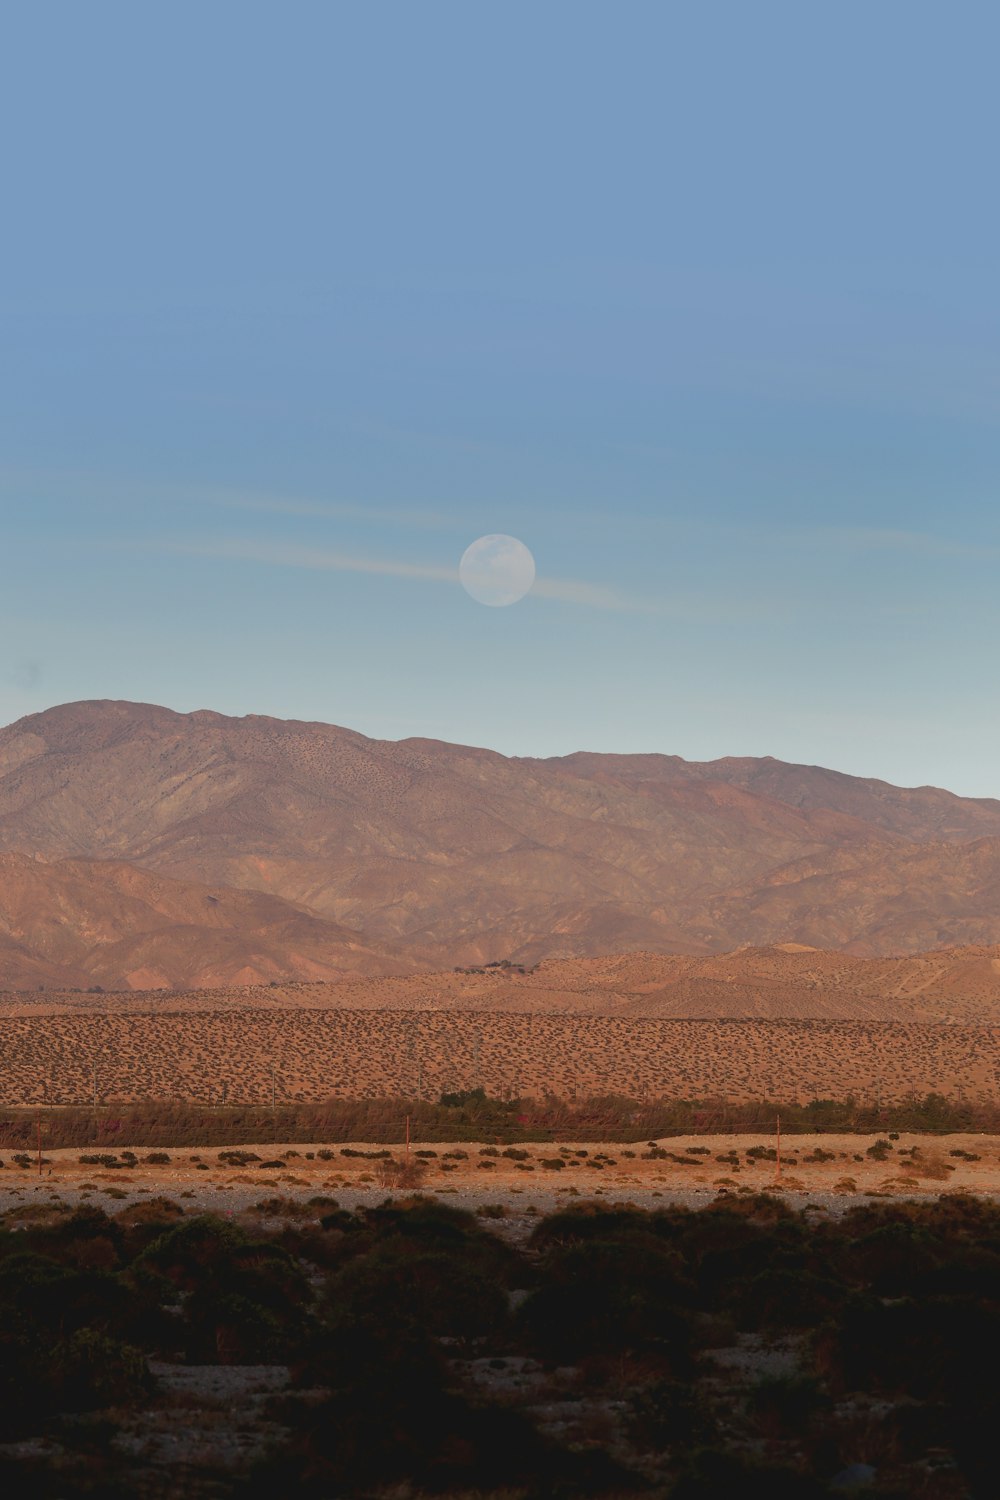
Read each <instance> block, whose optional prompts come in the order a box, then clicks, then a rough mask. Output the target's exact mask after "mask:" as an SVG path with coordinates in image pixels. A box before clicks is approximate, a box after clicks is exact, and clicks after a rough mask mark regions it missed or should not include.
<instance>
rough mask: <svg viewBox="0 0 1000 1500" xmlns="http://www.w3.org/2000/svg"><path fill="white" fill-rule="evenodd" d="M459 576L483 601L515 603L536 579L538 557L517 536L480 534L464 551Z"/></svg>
mask: <svg viewBox="0 0 1000 1500" xmlns="http://www.w3.org/2000/svg"><path fill="white" fill-rule="evenodd" d="M458 576H459V578H460V579H461V580H462V587H463V588H464V589H465V592H466V593H467V594H471V596H472V598H473V599H476V600H478V602H479V603H480V604H491V605H494V606H500V605H504V604H516V603H517V601H518V600H519V599H523V598H524V596H525V594H526V593H527V592H528V590H529V589H530V588H531V585H532V584H533V583H534V581H535V559H534V558H533V557H532V555H531V553H530V552H529V551H528V549H527V547H526V546H525V545H524V543H523V542H519V541H518V539H517V537H516V536H503V535H502V534H501V535H494V536H481V537H480V538H479V540H478V541H475V542H473V543H472V545H471V546H470V547H466V549H465V551H464V552H463V553H462V561H461V562H460V563H459V565H458Z"/></svg>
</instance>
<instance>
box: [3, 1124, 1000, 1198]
mask: <svg viewBox="0 0 1000 1500" xmlns="http://www.w3.org/2000/svg"><path fill="white" fill-rule="evenodd" d="M873 1139H874V1138H866V1137H863V1136H857V1135H800V1136H795V1137H794V1138H790V1139H786V1140H785V1141H784V1142H783V1144H782V1164H781V1170H780V1173H779V1171H778V1168H777V1165H776V1163H775V1162H774V1161H769V1160H760V1159H755V1158H754V1157H752V1156H748V1154H747V1153H748V1152H749V1151H751V1150H754V1149H759V1148H763V1149H768V1150H771V1149H773V1148H774V1146H775V1137H774V1136H773V1135H754V1136H734V1135H705V1136H703V1135H699V1136H687V1137H685V1136H678V1137H671V1138H668V1139H665V1140H663V1141H660V1142H659V1143H658V1146H659V1148H660V1149H661V1150H665V1151H666V1152H667V1153H668V1154H667V1156H666V1158H659V1157H658V1158H651V1157H650V1156H649V1151H650V1147H649V1146H647V1145H645V1144H638V1145H632V1146H627V1147H623V1146H618V1145H608V1144H606V1143H605V1144H603V1145H598V1144H594V1143H592V1142H591V1143H587V1142H583V1143H581V1144H578V1145H573V1146H563V1147H559V1146H554V1145H538V1144H534V1145H528V1146H524V1147H522V1148H519V1149H521V1150H524V1151H526V1152H527V1159H526V1160H524V1161H522V1162H520V1163H517V1162H514V1161H511V1160H509V1159H506V1158H504V1157H503V1156H488V1155H484V1154H483V1147H482V1145H481V1143H479V1142H466V1143H464V1144H459V1145H447V1146H442V1145H441V1144H440V1143H437V1144H435V1145H434V1146H432V1147H429V1148H425V1147H422V1146H421V1144H420V1142H419V1141H415V1142H414V1143H413V1145H412V1148H411V1155H410V1161H411V1164H414V1165H415V1164H416V1163H417V1162H418V1161H420V1160H422V1174H423V1175H422V1178H421V1180H420V1183H419V1187H420V1190H421V1191H426V1192H444V1193H446V1194H448V1195H449V1196H453V1197H454V1198H455V1199H456V1200H467V1201H468V1202H469V1203H470V1204H475V1203H479V1202H494V1203H503V1204H506V1205H507V1206H508V1207H509V1208H511V1209H514V1210H517V1209H521V1210H523V1209H524V1208H525V1207H526V1205H527V1204H529V1203H530V1202H531V1201H532V1200H533V1199H535V1198H538V1199H539V1201H544V1202H547V1203H550V1202H551V1200H552V1196H553V1195H556V1196H557V1197H558V1198H562V1197H564V1196H565V1197H566V1198H567V1199H573V1198H576V1197H594V1196H598V1197H606V1198H609V1199H612V1200H621V1199H626V1200H627V1199H629V1198H633V1199H634V1200H635V1201H637V1202H646V1201H647V1200H648V1199H650V1198H653V1197H656V1196H662V1197H670V1196H671V1195H672V1194H675V1193H681V1194H687V1193H689V1192H699V1193H703V1194H705V1193H708V1194H711V1193H715V1192H718V1191H720V1190H726V1189H728V1190H729V1191H752V1192H773V1191H779V1192H789V1193H793V1194H795V1195H798V1194H800V1193H806V1194H816V1195H819V1196H820V1197H821V1198H827V1197H837V1198H841V1197H842V1198H845V1199H850V1198H853V1197H854V1196H856V1195H857V1194H865V1193H884V1194H886V1195H889V1196H906V1197H912V1196H915V1195H919V1194H922V1193H940V1192H944V1191H947V1192H953V1191H969V1192H977V1193H979V1192H982V1193H1000V1136H985V1135H984V1136H968V1135H955V1136H940V1137H933V1138H928V1137H927V1136H919V1135H903V1136H902V1137H901V1138H900V1139H898V1140H896V1141H894V1142H892V1143H890V1149H889V1151H888V1155H887V1159H886V1160H884V1161H879V1160H876V1159H873V1158H872V1157H870V1156H868V1155H867V1154H866V1150H867V1148H868V1147H869V1146H870V1145H871V1144H872V1141H873ZM691 1148H693V1150H692V1149H691ZM914 1148H916V1149H915V1150H914ZM120 1149H124V1146H123V1147H122V1148H120ZM137 1149H138V1152H139V1154H140V1156H141V1155H142V1154H145V1153H144V1151H143V1148H137ZM244 1149H246V1150H253V1151H256V1152H257V1153H258V1154H259V1155H260V1156H261V1157H262V1159H263V1160H264V1161H265V1162H274V1161H276V1160H278V1159H281V1158H285V1159H284V1160H283V1163H282V1165H281V1166H280V1167H275V1166H264V1167H263V1168H262V1167H261V1166H260V1165H258V1164H256V1163H254V1164H249V1165H246V1166H243V1167H235V1168H234V1167H232V1166H227V1165H225V1164H220V1163H219V1161H218V1151H217V1150H216V1149H209V1148H203V1149H202V1150H201V1151H200V1152H191V1151H190V1150H188V1149H183V1150H173V1151H171V1152H170V1153H169V1155H170V1158H171V1160H170V1163H169V1165H164V1166H140V1167H137V1168H134V1169H133V1170H131V1171H128V1172H120V1171H119V1172H114V1171H112V1172H108V1171H105V1170H103V1169H102V1168H100V1167H94V1166H86V1165H81V1164H80V1163H79V1160H78V1158H79V1156H80V1155H81V1154H82V1153H81V1152H80V1151H79V1150H76V1149H73V1150H60V1151H50V1152H47V1153H46V1159H47V1161H48V1162H49V1163H50V1164H51V1165H50V1166H46V1167H45V1169H44V1175H43V1176H41V1177H39V1175H38V1172H37V1169H36V1168H34V1167H31V1168H28V1169H24V1170H21V1169H18V1168H16V1167H14V1166H13V1165H12V1164H11V1163H10V1162H8V1163H7V1164H6V1166H5V1168H4V1170H3V1175H2V1178H0V1200H2V1202H3V1203H5V1204H6V1205H7V1206H8V1207H9V1206H10V1204H11V1202H13V1201H16V1195H15V1197H14V1198H13V1199H12V1197H11V1194H12V1193H13V1192H14V1190H15V1189H18V1188H20V1189H22V1191H23V1190H24V1189H27V1188H31V1187H32V1186H41V1187H42V1188H43V1189H44V1190H45V1191H53V1192H55V1193H57V1194H59V1193H65V1192H67V1191H69V1192H71V1193H73V1194H76V1193H78V1192H79V1191H80V1190H82V1189H83V1187H84V1185H85V1184H90V1185H91V1189H92V1191H93V1193H94V1196H95V1199H96V1201H100V1198H99V1196H98V1195H100V1194H101V1193H104V1194H108V1190H109V1189H112V1190H113V1192H112V1193H111V1194H110V1195H109V1196H111V1197H114V1196H115V1195H117V1194H122V1193H128V1194H129V1196H133V1195H136V1194H139V1193H144V1192H153V1193H157V1194H163V1195H165V1196H167V1197H170V1198H179V1195H180V1194H181V1193H184V1192H187V1193H193V1194H194V1195H195V1201H194V1202H193V1203H190V1202H189V1203H188V1206H189V1207H215V1208H218V1207H219V1206H220V1205H221V1204H223V1203H228V1206H229V1207H231V1208H232V1209H233V1210H237V1209H240V1208H246V1207H249V1206H251V1205H252V1204H254V1203H258V1202H264V1201H266V1200H268V1199H270V1200H272V1201H273V1200H274V1199H275V1198H276V1197H278V1198H280V1197H286V1198H289V1199H290V1200H291V1201H292V1202H293V1203H294V1202H299V1203H304V1202H306V1201H307V1200H308V1199H309V1197H311V1196H313V1195H316V1194H330V1195H332V1196H333V1197H334V1198H335V1199H337V1201H338V1202H342V1203H345V1204H346V1203H347V1202H354V1201H358V1200H357V1199H355V1197H354V1195H355V1194H361V1196H362V1201H363V1200H364V1199H365V1198H368V1199H370V1200H371V1201H376V1202H377V1201H380V1199H381V1198H383V1197H384V1196H385V1194H386V1191H391V1190H392V1189H393V1184H392V1182H391V1181H389V1182H387V1181H386V1173H385V1171H384V1169H382V1167H381V1165H380V1163H379V1162H377V1161H373V1160H369V1159H365V1158H358V1157H345V1156H344V1155H343V1154H342V1152H343V1150H344V1149H345V1148H344V1147H336V1148H333V1150H334V1156H333V1159H331V1160H328V1161H321V1160H318V1159H313V1160H309V1159H308V1157H307V1155H306V1153H307V1152H308V1151H312V1152H313V1153H315V1152H316V1151H317V1150H320V1149H324V1148H321V1147H309V1146H303V1145H298V1146H294V1147H289V1146H287V1145H284V1144H275V1143H273V1142H270V1143H265V1144H258V1145H257V1146H255V1147H247V1148H244ZM326 1149H330V1148H326ZM347 1149H355V1150H365V1149H370V1148H366V1147H365V1146H364V1144H363V1143H361V1144H360V1145H356V1146H354V1147H351V1148H347ZM422 1149H430V1150H432V1151H434V1152H436V1155H435V1156H432V1157H430V1158H423V1159H420V1158H417V1157H416V1155H415V1153H416V1152H417V1151H418V1150H422ZM956 1151H957V1152H959V1153H965V1154H964V1155H953V1154H952V1153H954V1152H956ZM462 1152H464V1153H465V1156H464V1157H462V1156H461V1155H459V1156H457V1157H456V1156H455V1155H451V1156H448V1155H446V1154H445V1153H462ZM628 1152H631V1153H633V1154H632V1155H631V1156H629V1155H627V1154H626V1153H628ZM733 1152H735V1153H736V1157H737V1163H736V1164H734V1162H733V1160H732V1155H731V1153H733ZM286 1153H290V1154H288V1155H287V1157H286V1155H285V1154H286ZM644 1153H645V1155H644ZM817 1154H821V1155H822V1159H820V1160H818V1161H817V1160H812V1159H811V1158H813V1157H815V1156H816V1155H817ZM969 1156H973V1157H976V1158H977V1159H976V1160H969V1159H968V1157H969ZM393 1157H394V1160H395V1161H396V1162H400V1163H401V1162H403V1160H404V1157H405V1153H404V1150H403V1148H402V1147H396V1148H394V1150H393ZM678 1158H680V1160H678ZM720 1158H721V1159H720ZM199 1160H200V1161H201V1162H202V1163H203V1164H204V1165H203V1167H199V1165H198V1161H199ZM553 1161H561V1162H562V1163H563V1166H562V1167H561V1168H560V1169H554V1168H552V1167H550V1166H549V1167H547V1166H546V1165H545V1163H546V1162H550V1163H551V1162H553ZM685 1163H686V1164H685ZM529 1169H530V1170H529ZM397 1190H398V1188H397ZM226 1192H228V1193H229V1194H231V1197H230V1198H228V1199H227V1198H225V1197H223V1196H221V1195H222V1194H223V1193H226ZM180 1201H181V1202H182V1203H183V1202H184V1200H183V1199H181V1200H180ZM274 1208H275V1211H277V1212H280V1207H279V1205H277V1204H275V1205H274ZM316 1211H317V1212H321V1211H324V1210H323V1209H322V1206H320V1207H319V1208H318V1209H317V1210H316Z"/></svg>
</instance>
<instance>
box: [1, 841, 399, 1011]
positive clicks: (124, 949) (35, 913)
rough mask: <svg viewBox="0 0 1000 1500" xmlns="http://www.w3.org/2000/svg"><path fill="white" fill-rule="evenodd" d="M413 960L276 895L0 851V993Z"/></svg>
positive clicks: (181, 983) (315, 974)
mask: <svg viewBox="0 0 1000 1500" xmlns="http://www.w3.org/2000/svg"><path fill="white" fill-rule="evenodd" d="M412 967H413V964H412V963H410V962H409V961H408V960H406V959H405V958H401V957H398V956H394V955H392V954H390V953H388V952H386V951H384V950H380V949H378V948H373V947H371V946H369V945H367V944H366V943H365V942H364V941H363V939H362V938H361V936H360V934H359V933H356V932H351V931H349V930H348V929H346V928H343V927H340V926H338V925H337V924H336V923H334V922H329V921H326V920H325V919H323V918H321V917H317V916H316V915H315V914H313V913H310V912H307V911H304V910H302V909H301V908H300V907H296V906H293V905H292V904H291V903H290V902H288V901H283V900H282V899H281V898H280V897H278V896H270V895H264V894H261V893H260V892H258V891H238V890H232V889H226V888H215V889H212V888H211V887H209V886H205V885H199V884H197V883H194V882H191V881H179V880H171V879H169V878H167V877H165V876H163V875H159V874H155V873H151V872H149V871H146V870H140V869H137V868H136V867H135V866H134V865H129V864H125V863H123V862H121V861H117V860H115V861H111V860H109V861H100V862H99V861H91V860H59V861H56V862H54V863H50V862H48V861H46V860H44V859H39V858H31V857H29V856H27V855H23V854H5V855H0V988H4V989H35V988H37V987H43V988H45V989H71V988H79V989H89V988H91V987H92V986H94V985H100V986H101V987H102V988H104V989H123V990H127V989H158V988H160V987H167V988H169V989H185V988H189V987H192V986H195V985H236V984H256V983H260V982H266V981H269V980H271V979H274V978H281V979H288V978H299V979H310V980H316V979H337V978H339V977H341V976H343V975H345V974H360V973H367V974H392V973H403V972H406V971H407V970H408V969H412Z"/></svg>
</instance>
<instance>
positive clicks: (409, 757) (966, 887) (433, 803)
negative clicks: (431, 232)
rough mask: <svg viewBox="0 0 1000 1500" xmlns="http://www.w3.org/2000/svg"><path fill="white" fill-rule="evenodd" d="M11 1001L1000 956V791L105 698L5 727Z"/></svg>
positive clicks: (3, 805)
mask: <svg viewBox="0 0 1000 1500" xmlns="http://www.w3.org/2000/svg"><path fill="white" fill-rule="evenodd" d="M0 856H2V857H0V985H2V986H3V987H6V988H21V989H24V988H37V987H38V986H39V985H42V986H44V987H46V988H53V987H63V988H65V987H77V988H89V987H92V986H94V985H97V984H100V985H102V986H103V987H104V988H130V987H131V988H155V987H160V986H166V987H169V988H177V987H184V986H191V985H205V984H226V983H233V984H245V983H251V982H256V981H261V980H269V979H284V978H300V979H337V978H339V977H342V976H344V975H349V974H362V975H370V976H378V975H386V974H406V973H414V972H416V971H418V970H421V969H425V970H426V969H433V968H446V967H447V968H450V967H454V966H470V965H475V964H481V963H484V962H489V961H493V960H496V959H499V958H510V959H512V960H514V961H516V962H518V963H523V964H527V965H533V964H535V963H536V962H538V961H539V960H542V959H570V958H575V957H588V956H594V955H598V954H605V953H610V952H626V951H639V950H643V951H647V952H651V953H660V954H663V953H675V954H680V955H689V956H695V957H697V956H699V955H710V954H715V953H723V952H726V951H728V950H732V949H736V948H739V947H740V946H741V945H746V944H753V945H763V946H767V945H774V944H787V943H789V942H791V943H796V944H801V945H805V946H807V947H812V948H819V949H836V950H840V951H842V952H843V953H846V954H852V955H859V956H878V955H893V954H897V955H903V954H915V953H919V952H922V951H924V950H927V949H933V948H939V947H944V946H951V945H969V944H972V945H977V944H978V945H989V944H996V943H998V942H1000V802H998V801H995V800H992V799H986V798H965V797H958V796H955V795H953V794H952V793H950V792H947V791H944V790H941V789H938V788H934V787H918V788H900V787H894V786H891V785H890V784H888V783H886V782H883V781H878V780H873V779H869V778H863V777H854V776H847V775H843V774H841V773H838V772H835V771H830V770H825V769H823V768H821V767H815V766H800V765H789V764H785V763H783V762H781V761H777V760H773V759H771V758H763V759H751V758H729V757H727V758H725V759H721V760H716V761H710V762H690V761H685V760H682V759H680V758H679V757H677V756H671V755H599V754H589V753H578V754H575V755H569V756H564V757H556V758H552V759H531V758H519V757H505V756H502V755H499V754H497V753H495V752H493V751H488V750H481V749H474V748H469V747H466V746H461V745H450V744H446V743H443V742H440V741H436V740H426V739H408V740H402V741H397V742H392V741H385V740H375V739H369V738H366V737H365V736H364V735H361V734H358V733H356V732H354V731H352V730H349V729H342V728H338V727H336V726H333V725H329V724H321V723H302V722H294V721H284V720H278V719H271V718H264V717H259V716H248V717H246V718H227V717H225V716H224V715H221V714H217V713H213V712H210V711H207V710H204V711H198V712H195V713H190V714H181V713H175V712H173V711H172V710H170V709H166V708H160V707H156V706H153V705H147V704H136V703H125V702H112V701H91V702H83V703H73V704H66V705H63V706H61V707H58V708H53V709H49V710H47V711H45V712H43V713H39V714H33V715H31V716H29V717H27V718H24V719H21V720H19V721H18V722H17V723H15V724H12V725H10V726H8V727H7V728H5V729H3V730H0Z"/></svg>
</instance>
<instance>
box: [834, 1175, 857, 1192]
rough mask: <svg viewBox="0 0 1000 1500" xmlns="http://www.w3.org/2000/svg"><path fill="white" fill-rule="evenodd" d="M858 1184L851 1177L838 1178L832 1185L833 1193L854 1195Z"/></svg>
mask: <svg viewBox="0 0 1000 1500" xmlns="http://www.w3.org/2000/svg"><path fill="white" fill-rule="evenodd" d="M857 1190H858V1184H857V1182H856V1181H855V1180H854V1178H853V1177H839V1178H838V1179H837V1181H836V1182H835V1183H834V1184H833V1191H834V1192H835V1193H856V1192H857Z"/></svg>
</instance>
